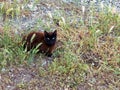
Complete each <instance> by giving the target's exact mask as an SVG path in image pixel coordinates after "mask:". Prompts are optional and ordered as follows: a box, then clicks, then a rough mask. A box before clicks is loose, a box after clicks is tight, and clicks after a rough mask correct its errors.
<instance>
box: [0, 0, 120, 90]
mask: <svg viewBox="0 0 120 90" xmlns="http://www.w3.org/2000/svg"><path fill="white" fill-rule="evenodd" d="M36 2H37V0H36ZM26 3H27V1H26ZM17 4H18V3H16V4H15V5H17ZM24 4H25V3H24ZM61 4H63V5H64V8H63V10H61V11H60V10H58V11H57V10H56V11H55V12H53V13H49V14H48V17H47V18H45V19H46V20H47V21H46V22H43V21H42V19H41V18H40V19H38V21H37V23H36V25H35V27H34V28H33V29H32V28H31V30H37V29H38V27H39V26H42V28H43V29H44V30H48V31H50V30H51V28H57V30H58V41H57V47H56V49H55V51H54V53H53V57H52V58H48V57H46V56H44V55H43V54H36V50H32V51H30V52H25V50H23V47H22V44H21V40H22V38H21V37H22V35H18V34H15V33H14V31H12V30H11V29H12V26H11V24H9V23H8V22H5V21H4V25H3V30H2V29H1V30H0V32H1V31H4V32H3V33H0V70H1V71H0V72H1V73H0V75H1V77H2V78H3V80H2V82H3V83H2V85H1V86H2V87H3V88H4V89H5V87H7V86H9V85H11V83H12V85H13V86H10V87H12V88H16V89H22V90H29V89H35V90H39V88H40V89H55V90H56V89H67V90H68V89H72V90H76V89H81V88H82V90H84V89H85V90H88V89H89V90H113V89H120V83H119V80H120V77H119V76H120V43H119V42H120V29H119V28H120V16H119V14H118V13H113V12H111V11H108V12H107V13H105V12H104V11H101V12H97V13H96V12H95V11H94V8H93V6H92V9H91V11H90V12H87V11H86V12H85V14H81V13H82V12H80V11H79V12H78V13H76V10H77V8H78V7H75V6H74V7H73V6H71V4H70V5H69V7H70V8H72V14H73V15H71V16H69V15H67V14H66V12H64V9H67V8H68V5H66V4H65V3H61ZM11 7H12V6H11ZM11 7H10V8H11ZM10 8H9V9H10ZM9 9H8V10H9ZM4 12H7V11H5V10H4V11H2V12H1V14H2V13H4ZM74 13H75V14H74ZM83 15H85V16H86V18H85V19H83V18H84V17H85V16H83ZM51 16H52V17H51ZM13 17H14V15H13ZM81 17H83V18H81ZM8 19H9V16H8ZM46 23H47V24H46ZM26 32H29V31H26ZM21 33H24V32H22V31H21ZM11 73H12V74H11ZM12 75H13V76H12ZM22 75H25V76H23V77H22V78H21V77H19V76H22ZM8 76H9V77H8ZM13 78H14V80H13ZM17 80H20V81H17ZM7 81H9V82H7ZM10 90H12V89H10Z"/></svg>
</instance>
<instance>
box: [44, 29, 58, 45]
mask: <svg viewBox="0 0 120 90" xmlns="http://www.w3.org/2000/svg"><path fill="white" fill-rule="evenodd" d="M44 34H45V37H44V40H45V43H46V44H47V45H49V46H52V45H54V44H55V43H56V38H57V31H56V30H55V31H54V32H46V31H44Z"/></svg>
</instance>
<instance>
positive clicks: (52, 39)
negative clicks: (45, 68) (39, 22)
mask: <svg viewBox="0 0 120 90" xmlns="http://www.w3.org/2000/svg"><path fill="white" fill-rule="evenodd" d="M56 40H57V30H55V31H54V32H47V31H44V32H31V33H29V34H28V35H26V36H24V37H23V40H22V41H23V42H24V48H27V51H29V50H31V49H33V48H36V47H37V46H38V45H39V46H38V50H39V52H44V53H46V55H47V56H49V57H50V56H51V55H52V53H53V50H54V48H55V45H56Z"/></svg>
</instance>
